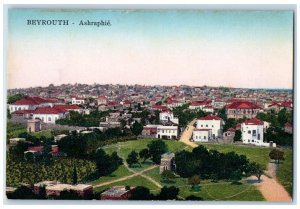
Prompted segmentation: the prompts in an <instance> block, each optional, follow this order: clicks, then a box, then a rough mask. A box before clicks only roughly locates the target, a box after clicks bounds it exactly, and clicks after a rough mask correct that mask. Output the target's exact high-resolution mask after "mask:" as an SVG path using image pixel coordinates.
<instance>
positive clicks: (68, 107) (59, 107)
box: [53, 104, 82, 113]
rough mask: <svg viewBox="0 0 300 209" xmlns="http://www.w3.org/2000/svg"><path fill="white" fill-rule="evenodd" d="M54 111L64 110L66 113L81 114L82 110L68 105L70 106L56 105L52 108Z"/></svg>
mask: <svg viewBox="0 0 300 209" xmlns="http://www.w3.org/2000/svg"><path fill="white" fill-rule="evenodd" d="M53 107H54V108H56V109H60V110H66V111H75V112H79V113H81V112H82V109H81V108H80V107H79V106H77V105H70V104H57V105H54V106H53Z"/></svg>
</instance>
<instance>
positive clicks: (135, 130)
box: [131, 121, 143, 136]
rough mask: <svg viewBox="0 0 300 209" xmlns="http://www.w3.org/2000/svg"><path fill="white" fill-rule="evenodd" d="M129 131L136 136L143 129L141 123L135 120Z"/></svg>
mask: <svg viewBox="0 0 300 209" xmlns="http://www.w3.org/2000/svg"><path fill="white" fill-rule="evenodd" d="M131 131H132V133H133V134H134V135H136V136H138V135H140V134H141V133H142V131H143V125H142V124H141V123H139V122H137V121H135V122H134V124H133V125H132V128H131Z"/></svg>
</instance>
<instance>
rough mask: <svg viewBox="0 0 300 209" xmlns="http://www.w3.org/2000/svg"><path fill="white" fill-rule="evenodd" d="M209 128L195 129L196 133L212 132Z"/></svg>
mask: <svg viewBox="0 0 300 209" xmlns="http://www.w3.org/2000/svg"><path fill="white" fill-rule="evenodd" d="M210 130H211V129H209V128H195V129H194V131H210Z"/></svg>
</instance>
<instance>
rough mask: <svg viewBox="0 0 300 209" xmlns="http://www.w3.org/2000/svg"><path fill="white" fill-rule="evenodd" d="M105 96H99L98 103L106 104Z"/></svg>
mask: <svg viewBox="0 0 300 209" xmlns="http://www.w3.org/2000/svg"><path fill="white" fill-rule="evenodd" d="M107 101H108V100H107V97H106V96H99V97H98V99H97V103H98V105H103V104H104V105H106V104H107Z"/></svg>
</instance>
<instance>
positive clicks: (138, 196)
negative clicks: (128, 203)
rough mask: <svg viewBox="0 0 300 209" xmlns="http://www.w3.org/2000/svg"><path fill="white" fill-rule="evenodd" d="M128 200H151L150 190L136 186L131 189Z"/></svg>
mask: <svg viewBox="0 0 300 209" xmlns="http://www.w3.org/2000/svg"><path fill="white" fill-rule="evenodd" d="M129 200H151V194H150V190H149V189H148V188H146V187H143V186H137V187H136V188H135V189H134V190H133V191H132V194H131V197H130V198H129Z"/></svg>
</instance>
